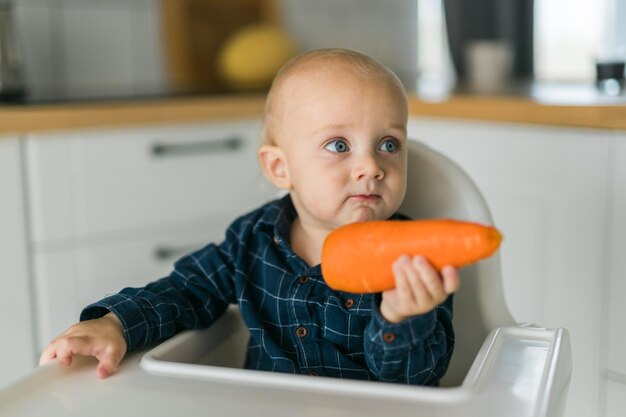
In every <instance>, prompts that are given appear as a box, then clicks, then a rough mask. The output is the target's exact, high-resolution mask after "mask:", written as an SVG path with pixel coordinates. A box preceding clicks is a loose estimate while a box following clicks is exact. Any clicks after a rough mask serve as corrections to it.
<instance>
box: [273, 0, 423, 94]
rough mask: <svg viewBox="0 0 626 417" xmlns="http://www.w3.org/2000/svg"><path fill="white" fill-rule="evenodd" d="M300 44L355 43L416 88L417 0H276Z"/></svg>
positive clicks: (306, 46) (304, 47) (346, 45)
mask: <svg viewBox="0 0 626 417" xmlns="http://www.w3.org/2000/svg"><path fill="white" fill-rule="evenodd" d="M278 4H279V5H280V6H281V8H282V17H283V20H284V24H285V25H286V26H287V28H288V29H289V30H290V32H291V33H292V35H293V36H294V37H295V39H296V41H297V42H298V45H299V47H300V49H302V50H308V49H313V48H323V47H342V48H350V49H355V50H358V51H360V52H363V53H366V54H368V55H371V56H373V57H374V58H376V59H378V60H380V61H381V62H383V63H385V64H386V65H387V66H389V67H390V68H391V69H392V70H393V71H394V72H395V73H396V74H398V76H399V77H400V79H401V80H402V81H403V82H404V84H405V86H406V87H407V89H413V87H414V85H415V81H416V78H417V1H416V0H393V1H380V0H315V1H311V0H278Z"/></svg>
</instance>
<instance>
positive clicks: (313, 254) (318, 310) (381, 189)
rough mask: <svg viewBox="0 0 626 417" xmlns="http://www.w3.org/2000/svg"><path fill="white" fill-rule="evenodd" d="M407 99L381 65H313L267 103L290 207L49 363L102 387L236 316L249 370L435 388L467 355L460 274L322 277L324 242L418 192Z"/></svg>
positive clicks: (348, 58)
mask: <svg viewBox="0 0 626 417" xmlns="http://www.w3.org/2000/svg"><path fill="white" fill-rule="evenodd" d="M407 119H408V104H407V95H406V92H405V90H404V88H403V86H402V84H401V83H400V81H399V80H398V78H397V77H396V76H395V75H394V74H393V73H392V72H391V71H390V70H389V69H388V68H386V67H385V66H383V65H382V64H380V63H378V62H377V61H375V60H373V59H372V58H370V57H367V56H365V55H362V54H360V53H357V52H353V51H349V50H343V49H321V50H314V51H310V52H307V53H304V54H302V55H300V56H298V57H296V58H294V59H293V60H292V61H290V62H289V63H287V64H286V65H285V66H284V67H283V68H282V69H281V71H280V72H279V73H278V75H277V76H276V78H275V79H274V82H273V84H272V87H271V90H270V92H269V94H268V97H267V101H266V107H265V114H264V120H263V137H262V144H261V146H260V148H259V151H258V156H259V162H260V164H261V168H262V170H263V172H264V174H265V176H266V177H267V178H268V179H269V181H270V182H271V183H272V184H274V185H275V186H276V187H278V188H280V189H282V190H285V191H286V195H285V196H284V197H283V198H280V199H278V200H275V201H272V202H269V203H267V204H265V205H263V206H262V207H260V208H258V209H256V210H254V211H252V212H251V213H248V214H245V215H243V216H241V217H239V218H238V219H236V220H235V221H234V222H233V223H232V224H231V226H230V227H229V228H228V230H227V231H226V236H225V239H224V241H223V242H221V243H219V244H209V245H207V246H206V247H204V248H202V249H200V250H198V251H196V252H194V253H191V254H189V255H187V256H185V257H183V258H182V259H180V260H179V261H178V262H176V263H175V265H174V270H173V272H172V273H171V274H170V275H169V276H168V277H165V278H162V279H160V280H158V281H155V282H153V283H150V284H148V285H147V286H145V287H143V288H125V289H124V290H122V291H121V292H120V293H118V294H114V295H110V296H108V297H106V298H104V299H103V300H101V301H99V302H97V303H94V304H92V305H90V306H88V307H86V308H85V309H84V310H83V312H82V313H81V317H80V320H81V321H80V322H79V323H77V324H75V325H73V326H72V327H70V328H69V329H68V330H66V331H65V332H64V333H62V334H61V335H59V336H58V337H57V338H56V339H55V340H53V341H52V342H50V344H49V345H48V346H47V347H46V348H45V350H44V351H43V353H42V355H41V359H40V362H41V363H45V362H48V361H50V360H52V359H54V358H57V360H58V361H59V362H60V363H62V364H65V365H69V364H70V363H71V361H72V356H74V355H90V356H95V357H96V358H98V360H99V364H98V367H97V372H98V375H99V376H100V377H106V376H109V375H111V374H112V373H113V372H115V371H116V370H117V367H118V365H119V363H120V361H121V360H122V358H123V356H124V355H125V353H126V352H127V351H130V350H135V349H141V348H144V347H146V346H149V345H152V344H154V343H157V342H159V341H162V340H165V339H167V338H169V337H171V336H173V335H174V334H176V333H177V332H179V331H181V330H184V329H189V328H201V327H207V326H209V325H211V324H212V323H213V322H214V321H215V320H217V318H219V316H220V315H221V314H222V313H223V312H224V310H225V309H226V308H227V306H228V305H229V304H237V305H238V306H239V308H240V311H241V314H242V317H243V320H244V322H245V323H246V326H247V327H248V329H249V331H250V340H249V343H248V347H247V357H246V363H245V367H246V368H248V369H257V370H268V371H278V372H287V373H297V374H309V375H325V376H333V377H342V378H355V379H365V380H378V381H395V382H402V383H408V384H425V385H436V384H438V382H439V379H440V378H441V377H442V376H443V374H444V373H445V371H446V369H447V366H448V363H449V361H450V357H451V355H452V350H453V347H454V332H453V329H452V297H451V296H450V295H451V294H452V293H454V292H455V291H456V290H457V289H458V287H459V277H458V273H457V271H456V270H455V268H453V267H450V266H448V267H445V268H443V269H442V271H441V272H439V271H436V270H435V269H434V268H433V267H432V266H431V265H430V264H429V263H428V261H427V260H426V259H424V258H422V257H419V256H415V257H411V256H408V255H405V256H402V257H400V258H399V259H398V260H397V261H396V262H395V263H394V264H393V265H390V268H392V269H393V273H394V276H395V281H396V288H395V289H392V290H388V291H385V292H383V293H382V294H351V293H344V292H338V291H334V290H332V289H330V288H329V287H328V286H327V285H326V284H325V282H324V279H323V277H322V274H321V268H320V259H321V251H322V244H323V242H324V239H325V237H326V236H327V235H328V234H329V233H330V232H331V231H332V230H333V229H335V228H337V227H339V226H341V225H345V224H348V223H353V222H361V221H367V220H381V219H392V220H398V221H401V220H403V219H406V217H404V216H402V215H401V214H398V213H396V211H397V210H398V208H399V207H400V204H401V203H402V200H403V199H404V195H405V190H406V171H407V130H406V129H407Z"/></svg>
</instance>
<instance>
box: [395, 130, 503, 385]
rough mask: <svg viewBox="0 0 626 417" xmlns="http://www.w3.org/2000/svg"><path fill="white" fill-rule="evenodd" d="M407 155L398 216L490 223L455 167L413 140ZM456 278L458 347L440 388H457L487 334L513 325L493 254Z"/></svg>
mask: <svg viewBox="0 0 626 417" xmlns="http://www.w3.org/2000/svg"><path fill="white" fill-rule="evenodd" d="M408 152H409V156H408V186H407V193H406V197H405V199H404V202H403V204H402V206H401V208H400V212H402V213H404V214H406V215H408V216H410V217H412V218H414V219H420V218H453V219H458V220H468V221H474V222H478V223H483V224H492V218H491V214H490V212H489V208H488V207H487V204H486V202H485V200H484V198H483V196H482V194H481V193H480V191H479V190H478V188H477V187H476V185H475V184H474V183H473V182H472V180H471V179H470V178H469V176H468V175H467V174H466V173H465V172H464V171H463V170H462V169H461V168H460V167H459V166H458V165H457V164H456V163H454V162H453V161H451V160H450V159H448V158H447V157H445V156H443V155H442V154H440V153H439V152H437V151H435V150H433V149H431V148H429V147H427V146H426V145H424V144H421V143H418V142H416V141H409V150H408ZM505 238H506V236H505ZM460 274H461V287H460V289H459V291H458V292H457V293H456V294H455V295H454V319H453V322H454V330H455V335H456V347H455V351H454V354H453V356H452V361H451V363H450V367H449V368H448V372H447V373H446V375H445V377H444V378H443V380H442V381H441V385H442V386H457V385H460V384H461V383H462V382H463V378H464V377H465V375H466V374H467V371H468V370H469V368H470V366H471V364H472V362H473V361H474V358H475V357H476V354H477V352H478V350H479V349H480V347H481V345H482V343H483V341H484V340H485V338H486V337H487V335H488V334H489V332H490V331H491V330H492V329H494V328H496V327H502V326H509V325H512V324H514V323H515V321H514V320H513V317H512V316H511V314H510V312H509V310H508V308H507V306H506V302H505V299H504V293H503V290H502V280H501V270H500V258H499V255H498V253H497V252H496V253H495V254H494V255H493V256H491V257H490V258H488V259H486V260H483V261H480V262H478V263H477V264H474V265H471V266H468V267H465V268H463V269H461V271H460Z"/></svg>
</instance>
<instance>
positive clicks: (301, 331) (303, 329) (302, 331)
mask: <svg viewBox="0 0 626 417" xmlns="http://www.w3.org/2000/svg"><path fill="white" fill-rule="evenodd" d="M307 333H308V331H307V329H306V327H304V326H300V327H298V328H297V329H296V336H298V337H304V336H306V335H307Z"/></svg>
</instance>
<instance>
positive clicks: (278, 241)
mask: <svg viewBox="0 0 626 417" xmlns="http://www.w3.org/2000/svg"><path fill="white" fill-rule="evenodd" d="M280 242H282V240H281V239H280V238H279V237H278V236H274V243H276V244H277V245H280Z"/></svg>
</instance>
